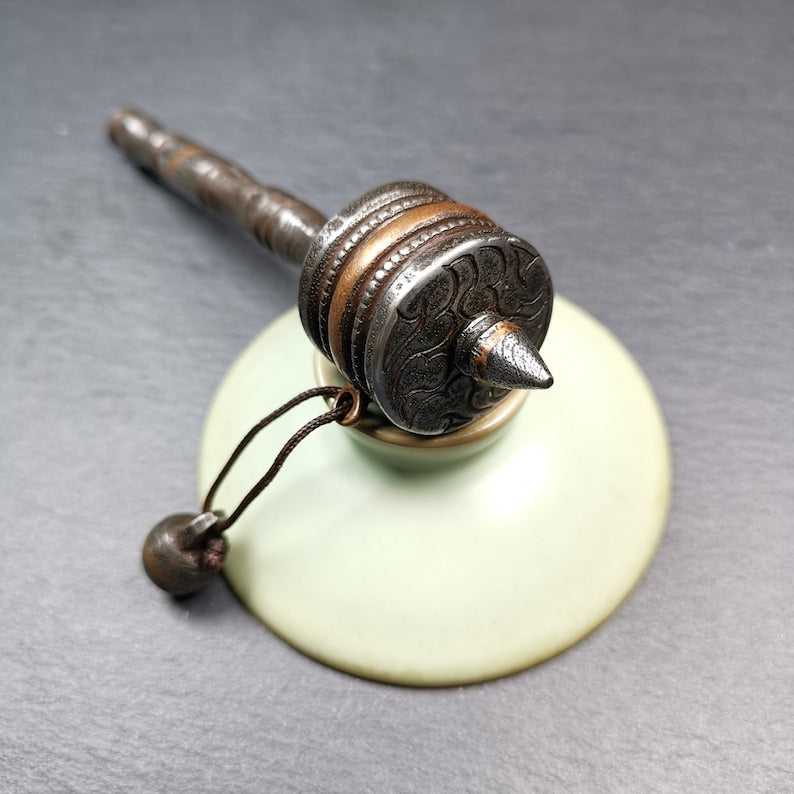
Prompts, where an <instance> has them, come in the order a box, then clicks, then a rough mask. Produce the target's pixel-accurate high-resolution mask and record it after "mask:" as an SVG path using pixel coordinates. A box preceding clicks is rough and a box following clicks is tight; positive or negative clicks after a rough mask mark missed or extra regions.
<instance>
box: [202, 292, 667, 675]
mask: <svg viewBox="0 0 794 794" xmlns="http://www.w3.org/2000/svg"><path fill="white" fill-rule="evenodd" d="M312 351H313V348H312V346H311V344H310V343H309V342H308V341H307V340H306V338H305V336H304V333H303V330H302V329H301V327H300V322H299V320H298V315H297V311H296V310H293V311H290V312H289V313H287V314H285V315H283V316H282V317H280V318H279V319H278V320H277V321H276V322H274V323H273V324H272V325H270V326H269V327H268V328H267V329H266V330H265V331H264V332H263V333H262V334H260V335H259V336H258V337H257V338H256V339H255V340H254V341H253V342H252V343H251V345H249V347H248V348H247V349H246V350H245V351H244V352H243V353H242V354H241V356H240V357H239V358H238V360H237V361H236V362H235V364H234V365H233V366H232V368H231V370H230V371H229V373H228V374H227V376H226V378H225V379H224V381H223V383H222V384H221V386H220V388H219V390H218V393H217V394H216V396H215V399H214V402H213V404H212V407H211V409H210V412H209V415H208V417H207V422H206V426H205V430H204V435H203V439H202V444H201V452H200V458H199V490H200V494H201V495H202V496H203V494H204V493H205V492H206V490H207V488H208V487H209V485H210V483H211V481H212V479H213V478H214V476H215V474H216V473H217V471H218V470H219V469H220V467H221V466H222V464H223V463H224V462H225V460H226V458H227V457H228V455H229V453H230V452H231V450H232V449H233V448H234V446H235V445H236V443H237V442H238V440H239V439H240V438H241V437H242V436H243V435H244V434H245V432H246V431H247V430H248V429H249V427H251V426H252V425H253V424H255V423H256V422H257V421H258V420H259V419H260V418H261V417H262V416H264V415H265V414H267V413H269V412H270V411H271V410H272V409H273V408H275V407H277V406H278V405H280V404H281V403H282V402H285V401H286V400H287V399H289V398H290V397H292V396H293V395H294V394H296V393H297V392H299V391H302V390H303V389H306V388H309V387H310V386H312V385H314V382H315V379H314V374H313V352H312ZM542 352H543V357H544V359H545V361H546V362H547V363H548V365H549V368H550V369H551V371H552V373H553V374H554V381H555V382H554V386H553V387H552V388H551V389H550V390H548V391H543V392H532V393H531V394H530V395H529V399H528V400H527V401H526V403H525V404H524V406H523V408H522V409H521V410H520V411H519V412H518V414H517V415H516V417H515V418H514V419H513V420H512V421H511V424H510V425H509V426H508V428H507V430H506V432H505V433H504V434H503V435H502V437H501V438H499V439H498V440H497V441H496V442H495V443H494V444H492V445H490V446H488V447H487V448H486V449H484V450H483V451H481V452H479V453H478V454H476V455H474V456H471V457H467V458H465V459H464V460H461V461H459V462H451V463H449V464H446V465H443V466H436V467H429V468H428V467H427V466H419V467H418V468H417V469H416V470H415V471H410V470H406V468H405V465H404V460H403V458H402V457H401V465H400V466H394V465H392V464H391V463H389V462H388V460H389V458H388V456H380V455H378V453H377V452H376V451H375V452H373V451H372V450H371V449H369V448H366V447H365V446H363V445H361V444H355V443H351V438H350V435H351V433H354V432H356V431H354V430H350V429H345V428H341V427H339V426H336V425H331V426H329V427H325V428H322V429H321V430H319V431H318V432H317V433H315V434H314V435H313V436H312V437H310V438H309V439H308V440H307V441H305V442H304V443H303V444H302V445H301V447H299V448H298V450H297V451H296V452H295V453H294V455H293V456H292V457H291V458H290V459H289V460H288V461H287V463H286V465H285V466H284V468H283V469H282V471H281V473H280V474H279V476H278V477H277V478H276V480H275V481H274V483H273V484H272V485H271V486H270V488H269V489H268V490H267V491H266V492H265V493H264V494H263V495H262V496H261V497H260V498H259V499H258V500H257V501H256V502H255V503H254V504H253V505H252V506H251V507H250V508H249V510H248V512H247V513H246V514H245V515H244V516H243V517H242V518H241V519H240V521H239V522H238V523H237V524H236V525H235V526H234V527H233V528H232V529H231V530H230V531H229V533H228V538H229V541H230V552H229V557H228V560H227V562H226V565H225V567H224V571H225V574H226V577H227V579H228V580H229V582H230V584H231V586H232V587H233V588H234V590H235V591H236V593H237V594H238V595H239V597H240V599H241V600H242V601H243V603H244V604H246V605H247V606H248V608H249V609H250V610H251V611H252V612H253V613H254V614H255V615H257V616H258V617H259V618H260V619H261V620H262V621H263V622H264V623H266V624H267V626H268V627H270V628H271V629H272V630H273V631H274V632H276V633H277V634H279V635H280V636H281V637H283V638H284V639H285V640H287V642H289V643H291V644H292V645H294V646H295V647H296V648H299V649H300V650H301V651H303V652H304V653H306V654H308V655H310V656H312V657H314V658H315V659H318V660H319V661H322V662H324V663H326V664H329V665H332V666H334V667H338V668H340V669H342V670H346V671H348V672H350V673H354V674H356V675H361V676H365V677H367V678H374V679H377V680H380V681H387V682H393V683H399V684H409V685H419V686H428V685H449V684H460V683H467V682H474V681H481V680H484V679H489V678H495V677H498V676H502V675H506V674H508V673H512V672H515V671H517V670H521V669H524V668H526V667H529V666H531V665H533V664H537V663H538V662H540V661H543V660H544V659H547V658H548V657H550V656H553V655H554V654H556V653H559V652H560V651H563V650H565V649H566V648H568V647H569V646H571V645H572V644H573V643H575V642H577V641H578V640H579V639H581V638H582V637H583V636H585V635H586V634H587V633H588V632H590V631H592V630H593V629H594V628H595V627H596V626H597V625H598V624H599V623H601V622H602V621H603V620H604V619H605V618H607V617H608V616H609V615H610V613H611V612H612V611H613V610H614V609H616V608H617V607H618V606H619V605H620V603H621V601H622V600H623V599H624V598H625V597H626V596H627V594H628V593H629V592H630V591H631V589H632V588H633V587H634V585H635V584H636V583H637V581H638V579H639V578H640V576H641V575H642V573H643V571H644V570H645V568H646V566H647V565H648V563H649V561H650V559H651V557H652V555H653V552H654V550H655V548H656V546H657V544H658V542H659V539H660V536H661V534H662V532H663V529H664V525H665V521H666V516H667V510H668V505H669V501H670V495H671V459H670V448H669V443H668V437H667V432H666V428H665V424H664V419H663V416H662V414H661V412H660V410H659V407H658V404H657V402H656V399H655V397H654V395H653V392H652V390H651V388H650V386H649V384H648V382H647V380H646V379H645V377H644V375H643V373H642V372H641V370H640V369H639V367H638V366H637V364H636V363H635V361H634V360H633V358H632V357H631V356H630V355H629V353H628V352H627V351H626V349H625V348H624V347H623V346H622V345H621V344H620V343H619V342H618V341H617V340H616V339H615V338H614V337H613V336H612V335H611V334H610V333H609V332H608V331H607V330H606V329H605V328H604V327H603V326H602V325H600V324H599V323H598V322H597V321H596V320H594V319H593V318H592V317H591V316H590V315H588V314H586V313H585V312H583V311H582V310H581V309H579V308H577V307H576V306H574V305H573V304H571V303H570V302H568V301H566V300H565V299H564V298H560V297H557V298H556V300H555V308H554V315H553V319H552V324H551V328H550V331H549V334H548V337H547V340H546V342H545V344H544V345H543V351H542ZM323 410H325V404H324V403H323V402H322V401H321V400H320V399H317V400H313V401H310V402H309V403H307V404H304V405H302V406H300V407H299V408H297V409H295V410H294V411H293V412H292V413H290V414H288V415H287V416H286V417H285V418H282V419H280V420H279V421H278V422H276V423H275V424H274V425H273V426H271V427H270V428H268V429H267V430H266V431H264V433H263V434H262V435H263V437H260V438H259V439H257V441H256V442H254V444H253V445H252V446H251V448H250V449H249V450H247V451H246V453H245V454H244V455H243V457H242V458H241V459H240V461H238V463H237V464H236V466H235V467H234V468H233V470H232V472H231V474H230V475H229V478H228V481H227V483H226V484H225V485H224V487H223V488H222V489H221V491H220V493H219V495H218V498H217V500H216V507H218V508H221V509H223V508H228V509H231V508H232V507H233V506H235V505H236V504H237V502H238V501H239V499H240V498H241V497H242V495H243V494H244V493H245V492H246V491H247V490H248V488H249V487H250V486H251V485H252V484H253V483H254V482H255V481H256V480H257V479H259V477H261V475H262V474H263V473H264V472H265V470H266V469H267V467H268V466H269V465H270V462H271V461H272V459H273V457H274V455H275V454H276V452H277V450H278V449H279V448H280V446H281V445H282V444H283V443H284V442H285V441H286V439H287V438H288V437H289V436H290V435H291V434H292V433H293V432H294V430H296V429H297V428H298V427H299V426H300V425H301V424H302V423H303V422H304V421H306V420H308V419H309V418H311V417H312V416H315V415H317V414H319V413H321V412H322V411H323Z"/></svg>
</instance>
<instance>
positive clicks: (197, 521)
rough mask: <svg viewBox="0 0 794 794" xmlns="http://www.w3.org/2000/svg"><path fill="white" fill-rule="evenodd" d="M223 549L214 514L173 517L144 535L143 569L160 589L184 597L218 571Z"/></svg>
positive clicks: (224, 550) (184, 514)
mask: <svg viewBox="0 0 794 794" xmlns="http://www.w3.org/2000/svg"><path fill="white" fill-rule="evenodd" d="M226 549H227V546H226V540H225V539H224V538H223V537H222V536H221V535H220V534H219V532H218V516H217V515H215V513H201V514H200V515H198V516H197V515H195V514H193V513H177V514H175V515H171V516H168V518H164V519H163V520H162V521H161V522H160V523H159V524H157V525H156V526H155V527H154V528H153V529H152V530H151V532H149V534H148V535H147V537H146V540H145V541H144V544H143V553H142V557H143V567H144V569H145V570H146V573H147V574H148V575H149V578H150V579H151V580H152V581H153V582H154V583H155V584H156V585H157V586H158V587H160V588H161V589H163V590H165V591H166V592H168V593H171V594H173V595H186V594H188V593H192V592H194V591H196V590H198V589H199V588H201V587H203V586H204V585H205V584H206V583H207V582H208V581H209V580H210V579H211V578H212V577H213V576H215V574H216V573H218V571H220V569H221V567H222V566H223V561H224V559H225V557H226Z"/></svg>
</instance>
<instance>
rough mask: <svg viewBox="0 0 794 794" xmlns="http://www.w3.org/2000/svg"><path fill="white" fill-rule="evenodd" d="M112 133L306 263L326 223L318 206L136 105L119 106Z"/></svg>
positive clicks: (185, 187)
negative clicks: (165, 124) (259, 177)
mask: <svg viewBox="0 0 794 794" xmlns="http://www.w3.org/2000/svg"><path fill="white" fill-rule="evenodd" d="M108 133H109V135H110V139H111V140H112V141H113V143H115V144H116V146H118V147H119V148H120V149H121V150H122V151H123V152H125V153H126V154H127V156H128V157H129V158H130V159H131V160H133V161H134V162H135V163H137V164H138V165H140V166H141V167H142V168H145V169H146V170H147V171H151V172H152V173H154V174H156V175H157V176H158V177H159V178H160V179H161V180H162V181H163V182H164V183H165V184H166V185H168V187H170V188H171V189H172V190H174V191H175V192H176V193H179V194H180V195H181V196H184V197H185V198H187V199H188V200H189V201H191V202H192V203H193V204H196V205H198V206H199V207H203V208H206V209H209V210H211V211H212V212H214V213H216V214H217V215H220V216H221V217H223V218H227V219H229V220H231V221H233V222H235V223H237V224H239V225H240V226H242V227H243V228H244V229H245V230H246V231H247V232H249V233H250V234H251V235H253V237H254V238H255V239H256V240H257V241H258V242H259V243H261V244H262V245H263V246H264V247H265V248H267V249H268V250H270V251H272V252H273V253H274V254H276V255H277V256H280V257H283V258H284V259H286V260H288V261H290V262H295V263H296V264H299V265H300V264H302V263H303V260H304V258H305V257H306V253H307V252H308V250H309V247H310V246H311V244H312V241H313V240H314V238H315V237H316V236H317V233H318V232H319V231H320V229H321V228H322V227H323V226H324V225H325V220H326V219H325V218H324V217H323V215H321V214H320V213H319V212H318V211H317V210H316V209H314V208H313V207H310V206H309V205H308V204H305V203H304V202H302V201H299V200H298V199H296V198H295V197H294V196H291V195H290V194H289V193H285V192H284V191H283V190H279V189H278V188H274V187H268V186H266V185H261V184H259V183H258V182H257V181H256V180H255V179H253V178H252V177H251V176H250V175H249V174H247V173H246V172H245V171H243V170H242V169H240V168H238V167H237V166H236V165H234V164H233V163H230V162H229V161H228V160H225V159H223V158H222V157H220V156H218V155H217V154H214V153H213V152H211V151H209V150H207V149H205V148H204V147H202V146H199V145H198V144H196V143H194V142H193V141H190V140H188V139H187V138H183V137H182V136H181V135H177V134H175V133H173V132H169V131H168V130H166V129H164V128H163V127H161V126H160V125H159V124H158V123H157V122H156V121H154V120H153V119H150V118H149V117H147V116H145V115H144V114H143V113H140V112H138V111H137V110H131V109H123V110H119V111H117V112H116V113H114V115H113V116H112V118H111V119H110V122H109V124H108Z"/></svg>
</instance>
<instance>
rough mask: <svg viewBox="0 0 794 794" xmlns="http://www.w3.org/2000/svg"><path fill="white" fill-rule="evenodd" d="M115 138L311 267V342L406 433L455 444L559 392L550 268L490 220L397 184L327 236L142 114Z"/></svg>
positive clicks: (279, 199) (352, 207)
mask: <svg viewBox="0 0 794 794" xmlns="http://www.w3.org/2000/svg"><path fill="white" fill-rule="evenodd" d="M109 129H110V136H111V138H112V140H113V141H114V142H115V143H116V144H117V145H118V146H120V147H121V148H122V149H123V150H124V151H125V152H127V154H128V155H129V156H130V157H131V158H132V159H133V160H135V161H136V162H137V163H139V164H140V165H141V166H143V167H144V168H147V169H149V170H151V171H153V172H155V173H156V174H157V175H158V176H160V177H161V179H162V180H163V181H164V182H166V184H168V185H170V186H171V187H173V188H174V189H175V190H176V191H177V192H179V193H181V194H183V195H185V196H187V197H188V198H189V199H190V200H191V201H193V202H194V203H197V204H199V205H201V206H204V207H207V208H209V209H211V210H213V211H215V212H217V213H219V214H221V215H223V216H225V217H228V218H230V219H232V220H234V221H236V222H238V223H240V224H241V225H242V226H244V227H245V228H246V229H247V230H248V231H249V232H251V233H252V234H253V236H254V237H255V238H256V239H257V240H258V241H259V242H260V243H262V244H263V245H265V246H266V247H267V248H269V249H270V250H271V251H273V252H274V253H276V254H278V255H280V256H282V257H284V258H286V259H288V260H290V261H293V262H296V263H299V264H300V263H302V264H303V270H302V273H301V278H300V287H299V298H298V306H299V310H300V316H301V321H302V323H303V326H304V328H305V330H306V333H307V334H308V335H309V337H310V338H311V339H312V341H313V342H314V344H315V345H316V346H317V347H318V348H319V349H320V350H321V351H322V352H323V354H324V355H325V356H326V357H327V358H329V359H330V360H332V361H333V362H334V363H335V364H336V366H337V367H338V368H339V369H340V370H341V371H342V372H343V373H344V374H345V376H346V377H347V378H348V379H349V381H350V382H351V383H352V384H353V386H355V387H356V388H357V389H359V390H361V391H362V392H363V393H365V394H366V395H368V396H369V397H371V399H372V400H373V401H374V402H375V403H376V404H377V405H378V407H379V408H380V409H381V410H382V411H383V413H384V415H385V416H386V417H387V418H388V419H389V420H390V421H392V422H393V423H394V424H395V425H397V426H398V427H401V428H403V429H404V430H407V431H409V432H413V433H421V434H426V435H436V434H439V433H445V432H449V431H452V430H455V429H457V428H459V427H462V426H464V425H466V424H467V423H469V422H471V421H473V420H474V419H476V418H478V417H479V416H482V415H483V414H484V413H486V412H487V411H489V410H490V409H491V408H493V407H494V406H495V405H496V404H497V403H498V402H499V401H500V400H502V399H503V398H504V397H505V396H506V395H507V393H508V391H509V390H510V389H517V388H521V389H526V388H547V387H548V386H550V385H551V383H552V378H551V374H550V373H549V371H548V369H547V368H546V365H545V364H544V362H543V360H542V358H541V357H540V354H539V353H538V350H539V348H540V346H541V344H542V343H543V340H544V338H545V335H546V331H547V329H548V325H549V321H550V318H551V309H552V300H553V290H552V285H551V279H550V277H549V273H548V270H547V269H546V265H545V263H544V262H543V259H542V258H541V256H540V255H539V254H538V252H537V251H536V250H535V249H534V248H533V247H532V246H531V245H530V244H529V243H528V242H526V241H525V240H522V239H520V238H518V237H515V236H513V235H511V234H509V233H508V232H506V231H504V229H502V228H500V227H499V226H497V225H496V224H495V223H494V222H493V221H492V220H490V218H488V217H487V216H486V215H484V214H482V213H481V212H479V211H478V210H475V209H472V208H471V207H467V206H465V205H462V204H459V203H457V202H455V201H454V200H453V199H451V198H449V196H446V195H445V194H444V193H441V192H440V191H438V190H436V189H435V188H432V187H430V186H428V185H424V184H421V183H417V182H395V183H393V184H389V185H384V186H382V187H379V188H376V189H375V190H372V191H370V192H369V193H366V194H365V195H364V196H362V197H361V198H359V199H357V200H356V201H354V202H352V203H351V204H349V205H348V206H347V207H345V208H344V209H343V210H342V211H341V212H340V213H339V214H338V215H336V216H334V217H333V218H331V219H330V220H329V221H328V222H325V219H324V218H323V217H322V216H321V215H320V214H319V213H318V212H317V211H316V210H314V209H312V208H311V207H309V206H308V205H306V204H303V203H302V202H300V201H298V200H297V199H295V198H293V197H292V196H289V195H288V194H287V193H284V192H283V191H281V190H277V189H275V188H270V187H265V186H263V185H259V184H258V183H256V182H255V181H254V180H253V179H252V178H251V177H250V176H248V175H247V174H246V173H244V172H243V171H241V170H240V169H238V168H237V167H236V166H234V165H233V164H231V163H229V162H227V161H226V160H223V159H222V158H220V157H218V156H216V155H214V154H212V153H210V152H208V151H206V150H205V149H203V148H201V147H199V146H197V145H196V144H194V143H192V142H191V141H189V140H187V139H185V138H182V137H180V136H177V135H174V134H172V133H169V132H166V131H165V130H163V129H162V128H161V127H159V125H157V124H156V123H155V122H154V121H152V120H151V119H148V118H146V117H145V116H143V115H141V114H139V113H137V112H135V111H129V110H125V111H119V112H118V113H117V114H116V115H115V116H114V117H113V119H111V122H110V127H109Z"/></svg>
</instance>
